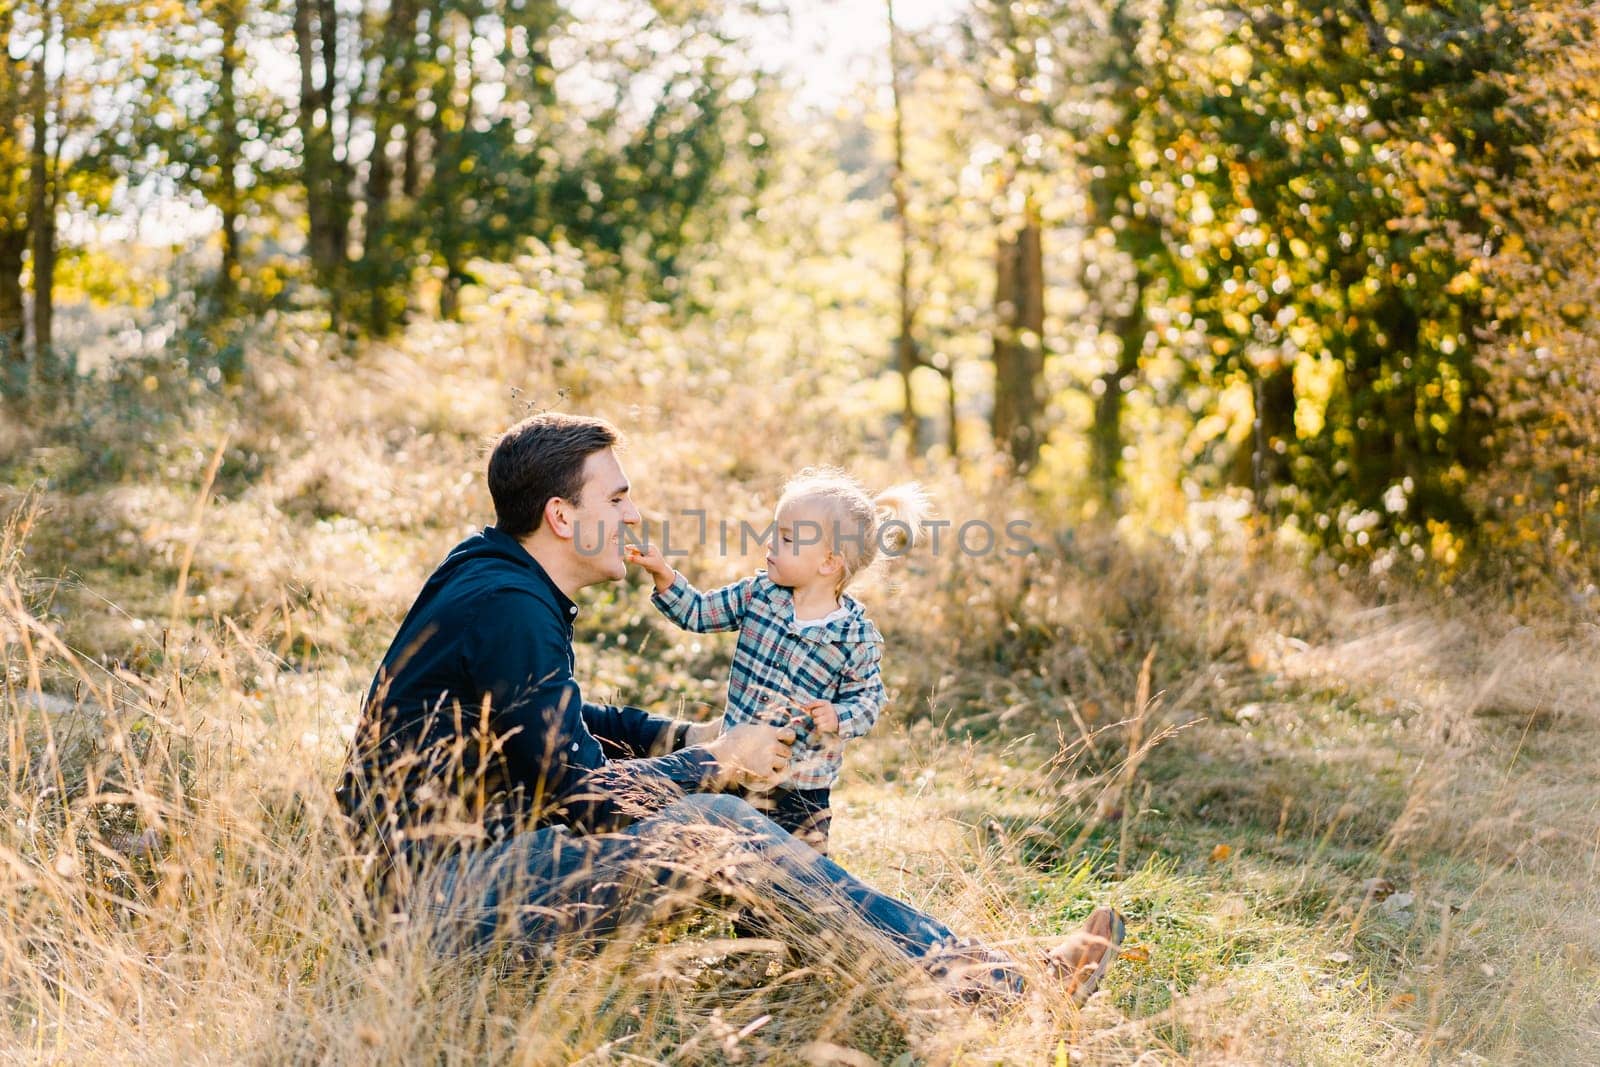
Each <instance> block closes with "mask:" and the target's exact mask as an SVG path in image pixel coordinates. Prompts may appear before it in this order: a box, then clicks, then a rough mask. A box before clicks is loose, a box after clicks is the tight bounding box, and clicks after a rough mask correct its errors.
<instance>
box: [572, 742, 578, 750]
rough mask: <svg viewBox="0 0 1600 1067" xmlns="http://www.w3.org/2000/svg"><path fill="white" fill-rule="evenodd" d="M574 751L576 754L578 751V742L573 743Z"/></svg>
mask: <svg viewBox="0 0 1600 1067" xmlns="http://www.w3.org/2000/svg"><path fill="white" fill-rule="evenodd" d="M572 751H574V752H576V751H578V742H576V741H574V742H572Z"/></svg>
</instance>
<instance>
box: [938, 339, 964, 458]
mask: <svg viewBox="0 0 1600 1067" xmlns="http://www.w3.org/2000/svg"><path fill="white" fill-rule="evenodd" d="M939 373H940V374H942V375H944V418H945V424H946V425H947V426H948V427H949V434H948V437H947V438H946V440H947V444H948V446H949V449H950V461H951V462H952V463H955V464H957V465H958V466H959V465H960V463H961V431H960V429H959V426H958V424H957V422H956V401H957V400H959V399H960V397H959V396H958V395H957V393H956V365H955V361H954V360H951V361H950V362H949V363H948V364H947V365H945V366H943V367H941V368H939Z"/></svg>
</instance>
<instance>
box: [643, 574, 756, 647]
mask: <svg viewBox="0 0 1600 1067" xmlns="http://www.w3.org/2000/svg"><path fill="white" fill-rule="evenodd" d="M755 584H756V580H755V579H754V578H746V579H744V580H743V581H740V582H734V583H733V584H732V585H725V586H723V587H722V588H721V589H713V590H712V591H711V592H709V593H702V592H700V590H698V589H696V588H695V587H694V586H692V585H690V584H689V580H688V579H687V578H685V577H684V576H683V575H681V574H674V575H673V579H672V584H670V585H668V586H667V587H666V588H665V589H661V588H660V587H659V583H658V586H657V592H656V593H655V594H654V595H652V596H651V597H650V603H652V604H654V605H655V606H656V607H657V608H658V609H660V611H661V614H663V615H665V616H666V617H667V618H669V619H671V620H672V621H673V622H675V623H677V624H678V625H679V626H681V627H682V628H683V629H685V630H692V631H694V632H695V633H698V634H703V633H710V632H711V631H713V630H737V629H738V628H739V624H740V623H742V622H743V621H744V613H745V611H746V610H747V609H748V608H749V606H750V591H751V590H752V589H753V588H755Z"/></svg>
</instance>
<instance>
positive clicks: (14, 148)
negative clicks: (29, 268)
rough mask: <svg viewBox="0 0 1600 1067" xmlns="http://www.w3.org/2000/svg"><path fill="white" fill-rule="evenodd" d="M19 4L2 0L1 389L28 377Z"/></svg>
mask: <svg viewBox="0 0 1600 1067" xmlns="http://www.w3.org/2000/svg"><path fill="white" fill-rule="evenodd" d="M16 14H17V12H16V6H15V4H13V3H12V2H11V0H0V41H4V42H5V43H6V45H7V47H6V49H5V51H4V52H0V393H14V392H17V391H20V389H21V386H22V384H23V382H24V381H25V380H26V378H27V366H28V364H27V358H28V353H27V350H26V349H25V348H24V347H23V341H24V331H25V328H26V327H25V323H24V315H25V313H26V311H25V307H24V304H23V292H22V261H23V256H24V255H25V254H26V252H27V248H28V214H27V208H26V198H27V180H26V171H27V135H26V132H25V126H24V113H23V107H24V84H25V81H26V78H27V71H26V69H25V66H24V63H23V61H22V60H21V59H20V58H19V57H17V56H15V55H13V53H12V50H11V48H10V47H9V46H10V42H11V40H12V34H13V32H14V30H15V28H16Z"/></svg>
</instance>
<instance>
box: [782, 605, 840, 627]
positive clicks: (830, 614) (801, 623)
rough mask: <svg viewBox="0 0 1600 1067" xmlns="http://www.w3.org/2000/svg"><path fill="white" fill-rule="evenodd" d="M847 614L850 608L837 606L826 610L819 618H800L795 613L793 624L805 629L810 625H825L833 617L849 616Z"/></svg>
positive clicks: (833, 618)
mask: <svg viewBox="0 0 1600 1067" xmlns="http://www.w3.org/2000/svg"><path fill="white" fill-rule="evenodd" d="M849 614H850V609H849V608H845V607H839V608H834V609H833V610H832V611H830V612H828V613H827V614H826V615H824V616H822V618H820V619H802V618H801V617H800V616H798V615H796V616H795V617H794V624H795V625H796V626H798V627H800V628H801V629H805V628H807V627H811V626H826V625H828V624H829V623H830V622H832V621H833V620H835V619H843V618H846V617H847V616H849Z"/></svg>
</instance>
